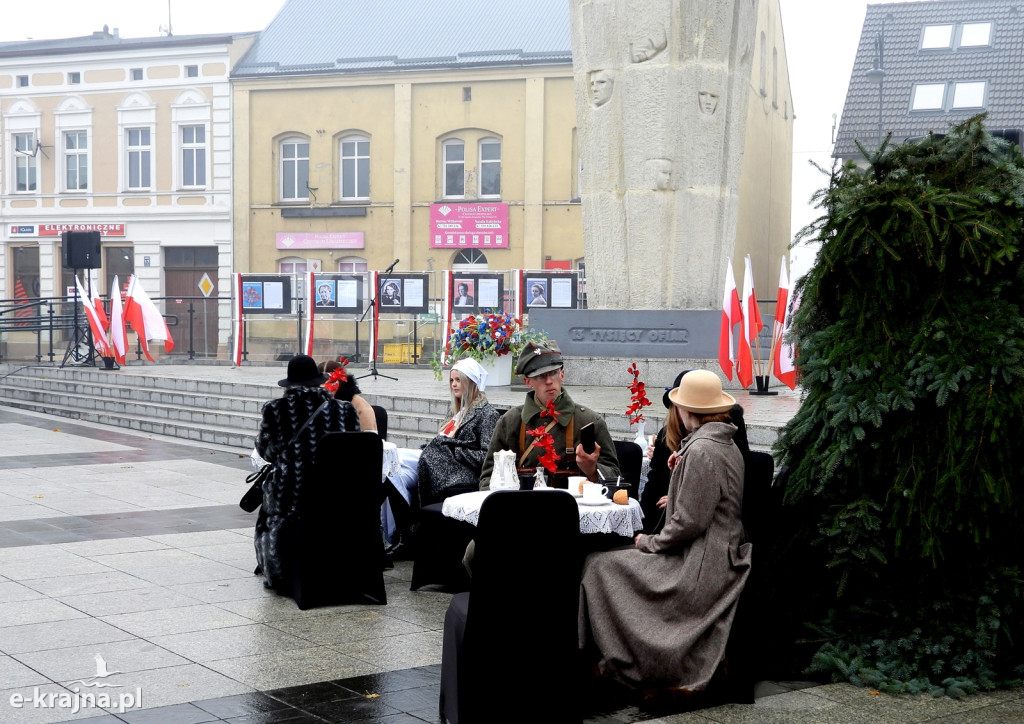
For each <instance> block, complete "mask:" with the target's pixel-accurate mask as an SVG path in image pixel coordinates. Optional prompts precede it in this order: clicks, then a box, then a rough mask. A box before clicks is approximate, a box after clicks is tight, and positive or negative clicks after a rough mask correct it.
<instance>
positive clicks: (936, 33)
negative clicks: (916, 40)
mask: <svg viewBox="0 0 1024 724" xmlns="http://www.w3.org/2000/svg"><path fill="white" fill-rule="evenodd" d="M943 40H945V45H943V44H941V43H942V42H943ZM952 47H953V24H952V23H935V24H933V25H925V26H924V28H923V29H922V30H921V46H920V48H921V50H948V49H950V48H952Z"/></svg>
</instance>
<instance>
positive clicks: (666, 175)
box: [644, 158, 672, 191]
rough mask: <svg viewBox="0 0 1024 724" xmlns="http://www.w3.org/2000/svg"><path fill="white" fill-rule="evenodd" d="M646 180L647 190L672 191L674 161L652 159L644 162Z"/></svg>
mask: <svg viewBox="0 0 1024 724" xmlns="http://www.w3.org/2000/svg"><path fill="white" fill-rule="evenodd" d="M644 179H645V180H646V182H647V188H651V189H655V190H657V191H669V190H671V189H672V161H670V160H669V159H667V158H651V159H648V160H647V161H645V162H644Z"/></svg>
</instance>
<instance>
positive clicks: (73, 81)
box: [68, 73, 82, 85]
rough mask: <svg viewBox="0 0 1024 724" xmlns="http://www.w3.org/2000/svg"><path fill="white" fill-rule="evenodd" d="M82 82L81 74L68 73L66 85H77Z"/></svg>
mask: <svg viewBox="0 0 1024 724" xmlns="http://www.w3.org/2000/svg"><path fill="white" fill-rule="evenodd" d="M81 82H82V74H81V73H68V85H78V84H79V83H81Z"/></svg>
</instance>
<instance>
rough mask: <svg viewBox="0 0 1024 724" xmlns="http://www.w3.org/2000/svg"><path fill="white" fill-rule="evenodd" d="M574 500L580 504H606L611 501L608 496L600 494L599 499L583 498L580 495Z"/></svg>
mask: <svg viewBox="0 0 1024 724" xmlns="http://www.w3.org/2000/svg"><path fill="white" fill-rule="evenodd" d="M576 502H578V503H579V504H580V505H607V504H608V503H610V502H612V501H610V500H608V498H606V497H604V496H603V495H602V496H601V499H600V500H585V499H584V498H583V496H580V499H579V500H577V501H576Z"/></svg>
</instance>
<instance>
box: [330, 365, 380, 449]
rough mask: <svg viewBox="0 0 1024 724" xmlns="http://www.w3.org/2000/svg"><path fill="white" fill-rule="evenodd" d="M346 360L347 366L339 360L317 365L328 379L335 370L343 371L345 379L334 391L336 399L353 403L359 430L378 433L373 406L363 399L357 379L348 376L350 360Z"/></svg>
mask: <svg viewBox="0 0 1024 724" xmlns="http://www.w3.org/2000/svg"><path fill="white" fill-rule="evenodd" d="M342 359H343V360H345V364H342V363H341V362H339V361H337V360H327V361H326V362H321V363H320V364H319V365H317V369H319V370H320V371H321V372H322V373H324V374H325V375H328V377H329V376H330V375H331V373H333V372H334V371H335V370H342V371H343V372H345V379H343V380H340V381H339V382H338V389H336V390H335V391H334V398H335V399H337V400H344V401H345V402H351V403H352V407H354V408H356V414H358V415H359V429H360V430H362V431H363V432H377V416H376V415H374V413H373V406H372V405H370V403H369V402H367V401H366V400H364V399H363V397H362V395H361V394H360V392H361V391H360V389H359V383H357V382H356V378H355V377H353V376H352V375H350V374H348V370H347V369H346V365H347V364H348V360H347V359H345V358H344V357H342Z"/></svg>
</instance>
